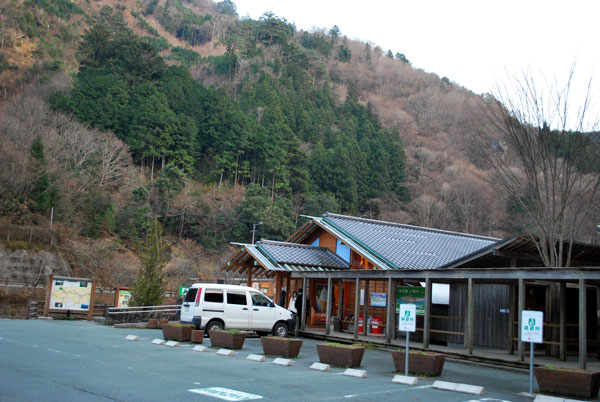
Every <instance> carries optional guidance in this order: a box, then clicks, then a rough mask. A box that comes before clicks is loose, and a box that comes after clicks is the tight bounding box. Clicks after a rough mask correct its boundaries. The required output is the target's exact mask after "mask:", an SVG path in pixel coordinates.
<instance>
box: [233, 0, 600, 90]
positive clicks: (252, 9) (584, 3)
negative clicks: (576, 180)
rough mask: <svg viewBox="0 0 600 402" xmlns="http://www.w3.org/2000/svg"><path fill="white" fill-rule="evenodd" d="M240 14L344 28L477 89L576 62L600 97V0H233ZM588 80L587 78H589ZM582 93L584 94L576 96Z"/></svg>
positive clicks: (560, 71)
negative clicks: (269, 14) (268, 13)
mask: <svg viewBox="0 0 600 402" xmlns="http://www.w3.org/2000/svg"><path fill="white" fill-rule="evenodd" d="M234 2H235V4H236V6H237V11H238V14H239V15H240V17H245V16H249V17H251V18H253V19H257V18H259V17H260V16H261V15H262V14H263V13H265V12H266V11H272V12H274V13H275V15H277V16H279V17H282V18H285V19H287V20H288V21H289V22H293V23H295V24H296V28H297V29H304V30H310V29H312V28H313V27H317V28H327V29H329V28H331V27H332V26H333V25H337V26H338V27H339V28H340V30H341V32H342V34H343V35H346V36H348V37H349V38H350V39H359V40H361V41H369V42H371V43H373V44H374V45H378V46H380V47H381V48H382V49H383V50H384V51H387V50H388V49H391V50H392V51H393V52H394V54H395V53H397V52H399V53H404V54H405V55H406V57H407V58H408V59H409V60H410V62H411V63H412V65H413V66H414V67H416V68H419V69H423V70H425V71H428V72H432V73H435V74H437V75H439V76H440V77H444V76H445V77H448V78H449V79H450V80H451V81H453V82H456V83H458V84H460V85H462V86H464V87H466V88H468V89H470V90H472V91H473V92H476V93H486V92H493V89H494V87H495V85H496V84H500V83H505V82H506V81H507V79H506V77H507V73H508V74H520V73H521V72H522V71H524V70H528V71H531V72H532V73H533V74H535V75H536V77H544V78H539V79H546V80H551V81H554V80H558V81H559V82H564V81H565V80H566V77H567V75H568V73H569V70H570V67H571V65H572V63H573V61H574V60H575V61H576V63H577V69H576V73H577V74H576V75H577V77H579V78H580V79H581V81H579V82H578V83H577V85H578V86H579V87H582V86H584V84H587V80H588V79H589V77H590V76H594V84H595V85H594V88H596V89H595V90H594V92H595V98H598V97H599V96H600V93H599V92H600V91H598V88H600V74H594V69H595V70H598V69H600V44H599V43H598V40H599V39H600V23H598V18H599V16H600V1H598V0H560V1H558V0H543V1H542V0H503V1H499V0H453V1H450V0H411V1H405V0H383V1H364V0H363V1H356V0H343V1H342V0H319V1H316V0H294V1H290V0H234ZM584 81H585V82H584ZM582 92H583V91H578V92H577V93H576V95H577V96H580V94H581V93H582Z"/></svg>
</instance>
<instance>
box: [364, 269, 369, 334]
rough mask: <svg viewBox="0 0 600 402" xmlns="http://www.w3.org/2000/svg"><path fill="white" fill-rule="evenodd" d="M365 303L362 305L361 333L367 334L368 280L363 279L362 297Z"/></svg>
mask: <svg viewBox="0 0 600 402" xmlns="http://www.w3.org/2000/svg"><path fill="white" fill-rule="evenodd" d="M363 299H364V302H365V305H364V306H363V335H367V327H368V321H369V320H368V318H369V317H368V316H369V280H368V279H367V280H366V281H365V297H364V298H363Z"/></svg>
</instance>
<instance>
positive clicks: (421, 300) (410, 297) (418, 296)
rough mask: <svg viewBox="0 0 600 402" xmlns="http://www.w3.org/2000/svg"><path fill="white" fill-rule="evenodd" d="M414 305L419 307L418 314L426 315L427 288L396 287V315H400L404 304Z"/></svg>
mask: <svg viewBox="0 0 600 402" xmlns="http://www.w3.org/2000/svg"><path fill="white" fill-rule="evenodd" d="M406 303H409V304H414V305H416V306H417V314H418V315H424V314H425V288H422V287H418V286H398V287H396V313H400V306H401V305H402V304H406Z"/></svg>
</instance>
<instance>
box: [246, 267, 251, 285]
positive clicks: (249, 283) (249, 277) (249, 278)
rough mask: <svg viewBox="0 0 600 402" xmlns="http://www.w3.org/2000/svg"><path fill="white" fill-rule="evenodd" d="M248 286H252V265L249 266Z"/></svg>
mask: <svg viewBox="0 0 600 402" xmlns="http://www.w3.org/2000/svg"><path fill="white" fill-rule="evenodd" d="M246 286H252V267H248V283H246Z"/></svg>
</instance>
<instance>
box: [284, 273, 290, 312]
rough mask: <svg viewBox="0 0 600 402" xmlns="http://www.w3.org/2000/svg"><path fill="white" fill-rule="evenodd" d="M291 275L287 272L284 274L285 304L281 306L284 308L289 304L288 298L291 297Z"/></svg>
mask: <svg viewBox="0 0 600 402" xmlns="http://www.w3.org/2000/svg"><path fill="white" fill-rule="evenodd" d="M291 276H292V274H291V273H289V272H288V274H287V275H286V282H285V296H286V297H285V306H283V307H284V308H287V307H288V305H289V304H290V300H291V299H292V284H291V279H290V278H291Z"/></svg>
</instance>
